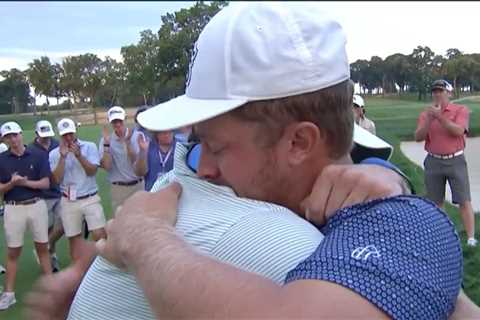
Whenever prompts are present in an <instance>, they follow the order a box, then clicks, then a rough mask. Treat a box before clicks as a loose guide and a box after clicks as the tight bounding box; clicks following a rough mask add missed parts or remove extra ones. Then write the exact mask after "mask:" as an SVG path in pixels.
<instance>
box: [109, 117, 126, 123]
mask: <svg viewBox="0 0 480 320" xmlns="http://www.w3.org/2000/svg"><path fill="white" fill-rule="evenodd" d="M113 120H122V121H125V117H122V116H113V117H112V118H110V119H109V120H108V122H112V121H113Z"/></svg>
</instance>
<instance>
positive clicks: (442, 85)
mask: <svg viewBox="0 0 480 320" xmlns="http://www.w3.org/2000/svg"><path fill="white" fill-rule="evenodd" d="M438 89H441V90H447V91H448V92H450V91H452V90H453V87H452V85H451V84H450V83H448V81H446V80H443V79H440V80H435V81H434V82H433V83H432V91H433V90H438Z"/></svg>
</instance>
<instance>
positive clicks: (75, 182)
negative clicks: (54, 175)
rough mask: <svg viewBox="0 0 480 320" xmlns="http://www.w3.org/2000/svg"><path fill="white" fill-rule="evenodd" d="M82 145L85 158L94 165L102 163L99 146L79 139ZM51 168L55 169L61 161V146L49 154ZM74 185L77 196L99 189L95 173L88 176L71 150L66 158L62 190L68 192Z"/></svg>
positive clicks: (61, 184)
mask: <svg viewBox="0 0 480 320" xmlns="http://www.w3.org/2000/svg"><path fill="white" fill-rule="evenodd" d="M77 142H78V144H79V145H80V152H81V153H82V156H84V157H85V159H87V160H88V162H90V163H91V164H93V165H96V166H99V165H100V155H99V154H98V150H97V146H96V145H95V143H93V142H90V141H82V140H79V139H77ZM49 161H50V168H51V169H52V171H53V170H55V168H56V167H57V165H58V162H59V161H60V148H58V147H57V148H55V149H53V150H52V151H51V152H50V154H49ZM69 186H71V187H72V186H73V187H74V188H75V190H76V191H77V197H82V196H86V195H89V194H92V193H94V192H97V191H98V188H97V180H96V178H95V175H93V176H88V175H87V174H86V172H85V170H84V169H83V167H82V165H81V163H80V161H78V159H77V158H76V157H75V155H74V154H73V153H71V152H69V153H68V154H67V157H66V158H65V170H64V173H63V179H62V181H61V182H60V190H61V191H62V192H63V193H68V187H69Z"/></svg>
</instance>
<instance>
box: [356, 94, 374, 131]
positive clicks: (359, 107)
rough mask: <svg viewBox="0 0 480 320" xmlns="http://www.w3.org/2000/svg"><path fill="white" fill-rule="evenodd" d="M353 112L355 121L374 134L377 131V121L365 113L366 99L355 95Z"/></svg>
mask: <svg viewBox="0 0 480 320" xmlns="http://www.w3.org/2000/svg"><path fill="white" fill-rule="evenodd" d="M353 112H354V114H355V123H356V124H358V125H359V126H360V127H362V128H364V129H365V130H367V131H368V132H370V133H372V134H376V132H375V123H374V122H373V121H372V120H370V119H368V118H367V116H366V115H365V101H363V98H362V97H361V96H360V95H358V94H354V95H353Z"/></svg>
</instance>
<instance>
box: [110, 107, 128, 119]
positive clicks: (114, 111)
mask: <svg viewBox="0 0 480 320" xmlns="http://www.w3.org/2000/svg"><path fill="white" fill-rule="evenodd" d="M107 114H108V122H112V121H113V120H122V121H124V120H125V110H124V109H123V108H122V107H120V106H114V107H111V108H110V109H108V112H107Z"/></svg>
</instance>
